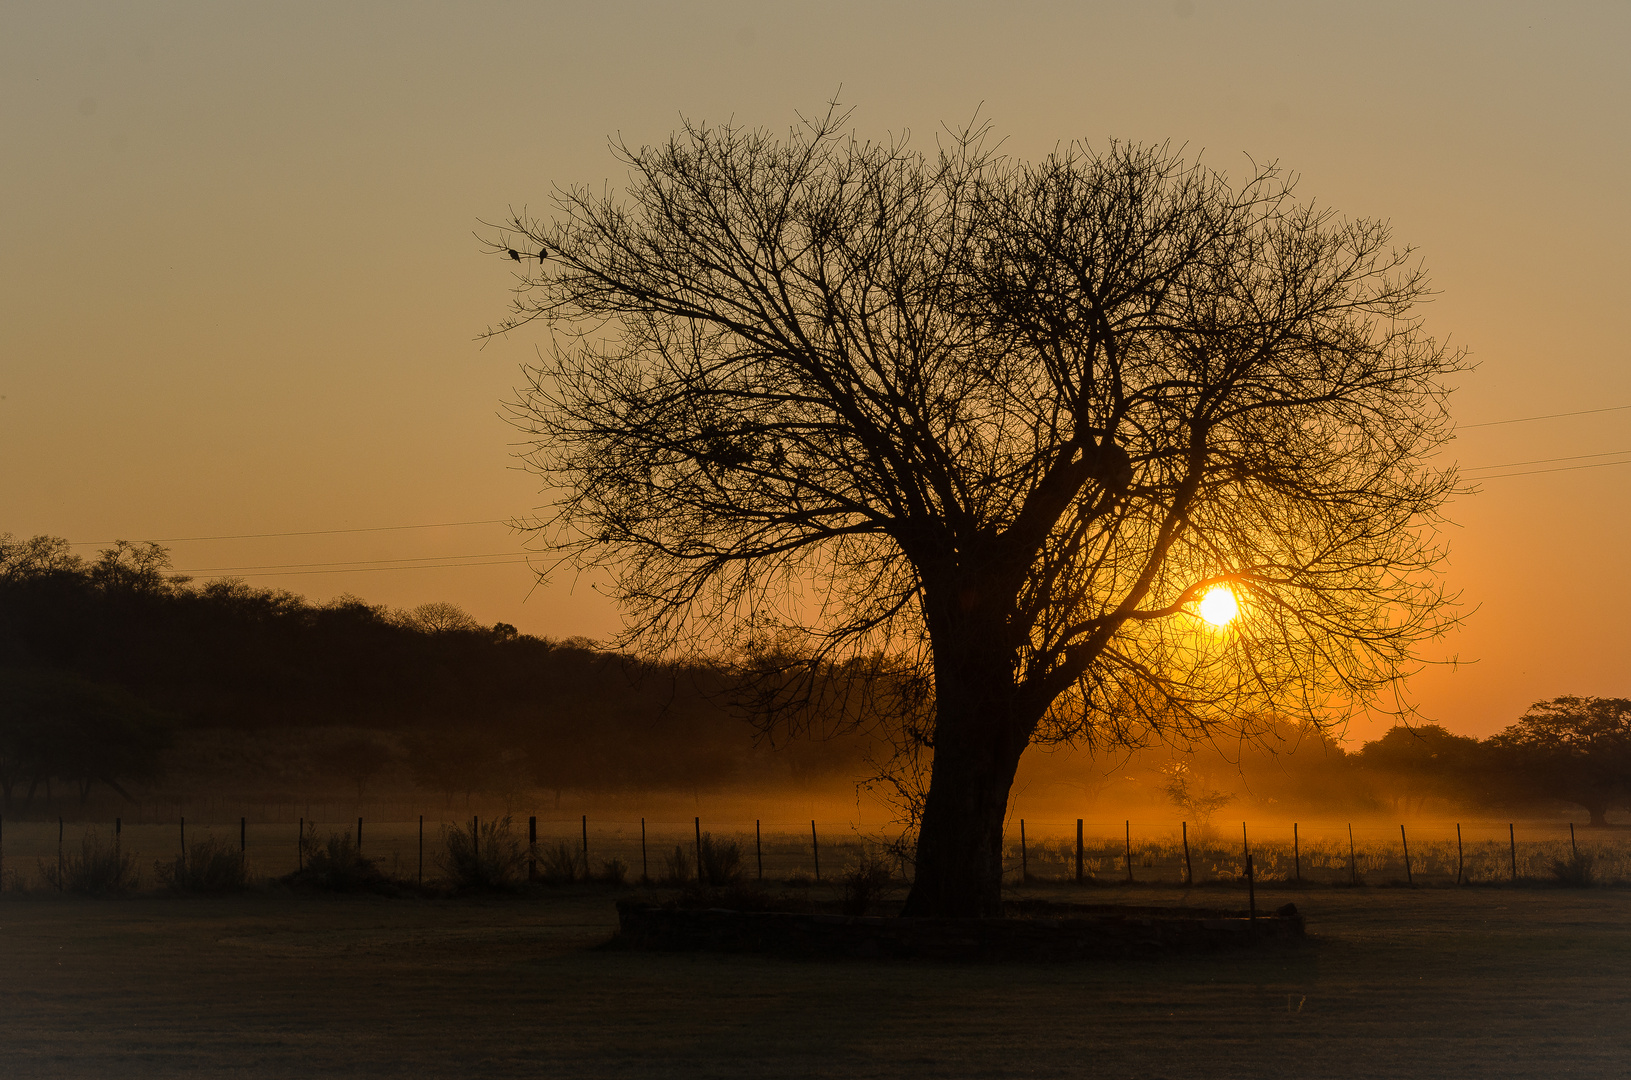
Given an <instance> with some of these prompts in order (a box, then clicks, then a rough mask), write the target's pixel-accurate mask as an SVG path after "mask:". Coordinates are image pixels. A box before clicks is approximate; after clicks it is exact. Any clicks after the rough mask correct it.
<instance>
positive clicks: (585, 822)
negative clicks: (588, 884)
mask: <svg viewBox="0 0 1631 1080" xmlns="http://www.w3.org/2000/svg"><path fill="white" fill-rule="evenodd" d="M583 880H585V881H588V880H589V815H588V814H585V815H583Z"/></svg>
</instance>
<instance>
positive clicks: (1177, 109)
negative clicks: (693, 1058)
mask: <svg viewBox="0 0 1631 1080" xmlns="http://www.w3.org/2000/svg"><path fill="white" fill-rule="evenodd" d="M1628 51H1631V7H1627V6H1626V5H1624V4H1610V3H1601V4H1546V5H1542V4H1522V5H1520V4H1502V3H1480V4H1471V3H1466V4H1457V3H1440V4H1432V5H1421V4H1405V3H1398V4H1342V5H1339V4H1302V3H1299V4H1292V3H1285V4H1272V3H1262V4H1229V5H1225V4H1216V3H1207V2H1205V0H1178V2H1176V3H1166V2H1157V3H1149V4H1134V3H1103V4H1042V3H1037V4H1016V5H1001V6H998V5H989V6H988V5H959V4H934V5H930V4H900V3H889V4H877V3H870V4H859V3H855V4H846V3H832V4H821V5H792V4H788V5H779V6H775V7H768V6H765V5H757V4H746V3H742V4H724V3H698V4H686V5H667V4H663V5H658V4H622V5H618V4H606V5H594V6H590V5H570V6H569V5H564V4H518V3H486V4H482V3H462V4H459V5H430V4H411V3H396V4H389V5H387V4H383V3H377V4H376V3H356V4H349V5H339V6H336V5H329V4H316V3H311V4H298V3H288V4H278V5H249V4H219V3H210V4H183V3H174V4H171V3H147V4H101V5H86V4H72V3H64V4H49V5H47V4H33V5H8V6H6V7H5V8H4V9H0V140H3V144H4V146H5V152H4V154H0V461H4V462H5V463H6V465H5V468H4V469H0V532H5V531H9V532H11V533H13V534H16V535H20V536H28V535H34V534H37V533H50V534H54V535H59V536H64V537H67V538H68V539H70V540H72V541H74V542H76V543H79V544H83V545H85V546H83V547H80V548H79V549H78V550H80V551H81V552H84V553H86V554H90V553H92V552H94V550H95V545H96V543H97V542H105V541H111V540H113V539H115V538H127V539H160V540H167V541H174V542H171V543H170V545H169V546H170V547H171V548H172V552H173V559H174V562H175V565H176V566H177V567H178V568H181V569H186V570H194V571H201V572H202V573H201V574H200V576H203V577H213V576H223V575H225V574H228V573H230V574H232V575H233V576H241V577H244V578H246V579H247V580H249V581H251V582H252V583H255V584H258V585H267V586H276V587H282V588H288V589H292V590H294V591H297V592H301V593H304V594H306V595H308V596H311V597H313V598H317V599H323V598H327V597H332V596H334V595H337V594H340V593H346V592H349V593H354V594H357V595H360V596H362V597H364V598H366V599H368V600H370V601H373V602H378V603H386V604H390V605H392V606H397V607H407V606H412V605H413V604H416V603H419V602H422V601H426V600H452V601H454V602H457V603H459V604H461V605H462V606H464V607H465V608H467V609H468V610H469V611H470V612H471V613H472V614H474V615H475V616H476V617H477V618H479V619H481V620H482V621H484V622H494V621H498V620H503V621H507V622H511V623H514V624H516V625H517V626H519V627H521V628H522V629H523V630H526V631H529V632H533V633H538V634H546V635H549V636H553V637H562V636H567V635H573V634H583V635H587V636H590V637H595V638H604V637H607V636H609V635H610V634H611V633H613V632H614V631H615V629H616V628H617V626H618V618H617V613H616V612H615V610H613V609H612V608H611V607H610V606H609V605H608V604H607V603H606V602H604V601H603V600H601V599H600V598H599V597H598V596H597V595H596V594H595V593H594V591H593V589H592V587H591V586H592V583H590V582H573V581H572V580H570V579H569V578H557V579H555V580H553V581H551V582H549V583H548V584H545V585H538V586H537V587H535V583H534V580H533V578H532V576H531V574H530V572H529V570H528V567H527V565H526V564H525V563H524V562H523V561H521V560H520V558H519V556H518V554H517V553H518V552H519V551H520V550H521V539H520V538H519V537H518V536H517V535H516V534H515V533H513V532H511V531H510V530H508V529H507V528H506V527H505V526H504V525H502V524H483V525H459V526H455V527H447V528H433V529H401V530H397V529H387V527H393V526H407V525H425V524H432V523H451V522H471V521H476V522H495V521H497V522H502V521H504V520H506V519H512V518H516V517H522V516H525V515H527V514H528V513H529V512H531V511H532V510H533V508H534V507H535V506H537V505H538V504H539V503H540V496H539V494H538V492H537V484H536V482H535V481H534V479H533V478H531V477H529V476H528V475H527V474H525V473H524V472H521V471H519V470H518V468H517V463H516V461H515V460H514V458H513V456H512V455H513V451H514V447H513V445H512V443H513V441H514V439H515V437H516V435H515V432H514V431H513V430H512V429H510V428H509V427H507V426H506V424H505V423H504V421H503V419H502V417H501V415H500V414H501V407H502V402H503V401H504V400H505V399H506V398H507V397H509V396H510V395H511V394H512V388H513V387H514V386H516V385H517V384H518V382H519V377H518V374H517V371H518V367H519V366H520V365H521V364H523V363H525V362H526V361H527V360H528V359H530V358H531V357H532V355H533V350H534V348H535V347H538V346H541V345H543V344H545V339H544V337H543V331H542V330H541V329H531V330H526V331H523V332H520V333H518V334H516V335H513V336H512V337H510V338H507V339H502V340H497V341H491V342H488V343H486V344H485V346H484V345H483V344H482V343H481V342H480V341H479V340H478V339H477V338H478V335H479V334H480V332H481V331H482V330H483V329H484V328H485V327H486V326H488V325H489V324H491V323H494V322H497V321H498V320H499V319H500V318H502V317H503V315H504V314H505V312H506V304H507V299H508V296H507V291H506V290H507V289H508V288H509V286H510V285H511V283H512V278H511V276H510V273H509V271H508V269H507V268H506V265H505V264H504V263H503V262H501V261H500V260H497V259H493V258H491V257H489V256H485V255H484V254H483V253H482V250H481V246H480V244H479V243H478V241H477V240H476V238H475V236H474V235H473V233H474V232H476V231H480V230H481V229H482V226H481V221H483V220H486V221H498V220H501V219H502V218H503V217H504V216H505V215H506V213H507V211H508V210H509V209H510V208H511V207H517V208H519V207H521V206H523V205H526V206H530V207H531V208H532V209H533V210H535V211H546V210H547V208H548V198H549V194H550V191H551V186H552V185H553V184H557V183H558V184H571V183H589V184H592V185H596V186H598V185H600V184H601V183H603V182H607V183H610V184H612V185H614V186H615V185H618V184H620V183H621V181H622V179H623V178H622V176H621V174H620V173H619V172H618V171H617V170H616V165H615V162H614V161H613V160H612V158H611V156H610V154H609V153H608V152H607V148H606V141H607V138H608V137H609V136H612V135H621V137H622V138H623V139H625V140H627V141H628V142H629V143H631V144H633V145H639V144H641V143H643V142H651V141H656V140H659V139H661V138H663V137H664V136H665V135H666V134H667V133H668V132H669V131H670V130H672V129H673V128H674V127H675V126H676V124H677V122H678V119H679V117H680V116H681V115H682V114H683V115H686V116H689V117H692V118H696V119H706V120H710V121H715V122H717V121H720V120H724V119H727V118H734V119H735V120H736V121H738V122H741V123H746V124H753V125H765V126H769V127H772V128H776V129H784V128H785V127H787V126H788V125H789V124H790V123H792V122H793V121H794V120H795V113H796V112H799V111H803V112H811V111H815V110H819V109H821V108H822V106H823V103H824V102H825V101H826V100H827V99H828V98H830V97H832V96H833V95H834V94H835V93H837V94H839V96H840V97H841V99H842V101H843V102H844V103H846V104H848V105H853V106H854V107H855V109H856V111H855V114H854V123H855V126H856V128H857V130H858V131H859V132H860V133H861V134H863V135H868V136H881V135H884V134H886V133H889V132H896V133H899V132H902V131H910V132H911V133H912V140H913V143H914V144H915V145H917V146H919V147H923V148H930V147H932V145H933V140H934V137H935V134H936V132H937V131H938V130H939V128H940V126H941V125H942V124H953V125H955V124H959V123H961V122H964V121H966V120H968V119H969V118H970V117H972V116H974V115H975V113H976V111H977V110H978V112H979V114H980V115H981V116H984V117H988V118H990V119H991V120H992V121H993V122H994V124H995V125H996V129H997V130H998V131H999V132H1000V133H1002V134H1003V135H1005V136H1006V138H1007V142H1006V144H1005V145H1006V148H1007V150H1008V151H1009V152H1011V153H1013V154H1015V155H1017V156H1021V157H1031V158H1034V157H1038V156H1041V155H1043V154H1045V153H1046V152H1047V151H1048V150H1049V149H1051V148H1052V147H1053V146H1054V145H1055V144H1056V143H1058V142H1061V141H1068V140H1071V139H1078V138H1079V139H1085V140H1088V141H1090V142H1094V143H1100V144H1102V143H1103V141H1104V140H1106V139H1107V138H1110V137H1121V138H1130V139H1134V140H1139V141H1146V142H1148V141H1167V140H1170V141H1171V142H1173V143H1174V144H1178V145H1184V146H1186V147H1187V148H1188V150H1189V152H1190V153H1191V154H1194V153H1197V152H1203V153H1204V160H1205V161H1206V162H1208V163H1210V164H1211V165H1213V166H1214V167H1218V168H1222V169H1225V170H1231V171H1238V170H1241V169H1242V168H1243V167H1244V165H1245V162H1246V158H1245V157H1244V156H1243V155H1248V154H1249V155H1251V157H1252V158H1254V159H1256V160H1258V161H1266V160H1278V161H1280V162H1281V163H1282V164H1283V165H1285V166H1286V167H1288V168H1290V169H1291V170H1293V171H1295V172H1297V173H1299V174H1300V176H1301V183H1300V187H1299V191H1300V193H1301V194H1302V195H1303V196H1305V197H1311V198H1314V199H1316V200H1318V201H1319V202H1320V203H1322V204H1326V205H1331V206H1334V207H1336V208H1338V209H1340V210H1341V211H1343V212H1345V213H1349V214H1353V215H1356V216H1369V217H1379V218H1384V219H1387V220H1389V221H1391V223H1392V225H1393V227H1394V230H1395V237H1396V239H1397V240H1398V241H1400V242H1401V243H1405V244H1410V245H1413V246H1416V247H1418V248H1419V249H1420V252H1421V255H1422V257H1423V258H1424V260H1425V262H1426V265H1427V266H1428V268H1429V270H1430V271H1431V274H1432V279H1433V282H1434V285H1435V287H1436V289H1437V290H1439V295H1438V297H1437V299H1436V300H1435V302H1434V303H1433V305H1432V306H1431V308H1430V310H1429V312H1428V317H1429V327H1430V329H1431V331H1432V332H1433V333H1435V334H1436V335H1437V336H1439V337H1441V338H1448V339H1449V340H1450V341H1451V342H1452V343H1453V344H1455V345H1457V346H1460V347H1463V348H1465V349H1467V350H1468V351H1469V354H1470V357H1471V359H1472V360H1473V361H1474V362H1475V363H1476V364H1477V368H1476V370H1474V371H1473V372H1471V373H1470V374H1468V375H1467V376H1466V377H1465V378H1464V379H1463V382H1462V385H1461V388H1460V389H1459V391H1458V392H1457V394H1456V395H1455V398H1454V401H1453V408H1454V412H1455V415H1456V416H1457V418H1458V421H1459V423H1460V424H1461V425H1463V426H1462V429H1461V433H1460V436H1459V438H1458V440H1457V441H1456V442H1455V443H1453V444H1452V445H1451V447H1450V453H1451V454H1452V455H1453V456H1454V457H1455V458H1456V459H1457V460H1459V461H1460V462H1461V464H1462V465H1463V466H1464V467H1467V468H1469V469H1470V470H1472V471H1470V472H1469V474H1468V475H1469V477H1470V478H1474V479H1476V478H1478V477H1480V476H1489V477H1490V479H1488V480H1487V481H1484V482H1483V483H1481V485H1480V486H1481V488H1482V490H1481V492H1480V493H1479V494H1476V495H1473V496H1468V497H1463V498H1458V499H1457V500H1456V501H1455V502H1454V503H1453V504H1452V506H1451V508H1450V515H1451V517H1452V518H1453V519H1454V521H1455V523H1456V524H1455V527H1454V528H1453V529H1451V530H1450V540H1451V543H1452V547H1453V555H1452V558H1451V562H1450V565H1449V584H1450V586H1451V587H1452V588H1453V589H1458V590H1460V591H1461V592H1462V593H1463V596H1464V601H1465V611H1466V614H1467V622H1466V625H1465V628H1464V629H1462V630H1460V631H1459V632H1457V633H1456V634H1455V635H1453V637H1452V638H1450V639H1449V640H1447V641H1446V642H1444V643H1443V645H1442V647H1441V648H1439V649H1437V650H1436V652H1435V655H1436V656H1438V657H1440V658H1442V657H1447V656H1451V655H1459V657H1460V658H1461V660H1462V661H1463V663H1462V664H1461V665H1460V666H1458V667H1456V668H1454V669H1447V668H1440V669H1435V670H1431V671H1429V672H1427V673H1426V674H1424V675H1422V676H1420V677H1418V678H1417V679H1415V680H1414V681H1413V682H1412V691H1413V696H1414V697H1415V699H1416V700H1417V701H1418V702H1419V704H1420V706H1421V707H1422V709H1423V711H1424V713H1425V715H1426V716H1427V717H1428V718H1430V719H1436V720H1440V721H1442V722H1444V723H1445V724H1447V725H1448V726H1449V727H1451V728H1452V729H1453V730H1456V731H1459V732H1463V733H1466V734H1472V735H1485V734H1488V733H1490V732H1492V731H1495V730H1497V729H1499V728H1501V727H1503V726H1505V725H1506V724H1508V723H1510V722H1511V721H1512V719H1514V718H1515V717H1516V716H1517V715H1518V714H1519V713H1520V712H1522V710H1523V709H1524V708H1525V707H1526V706H1527V705H1528V704H1529V703H1530V702H1532V701H1535V700H1538V699H1543V698H1551V697H1555V696H1558V695H1561V694H1586V695H1603V696H1631V672H1628V670H1627V657H1628V656H1631V630H1628V628H1627V624H1628V620H1627V613H1628V611H1631V565H1628V558H1627V554H1628V547H1631V545H1628V542H1627V536H1628V535H1631V532H1628V528H1627V526H1628V525H1631V513H1628V509H1627V506H1628V499H1627V495H1628V494H1631V464H1621V465H1616V464H1612V463H1613V462H1631V409H1619V408H1617V407H1619V406H1631V364H1628V359H1631V357H1628V355H1627V352H1628V350H1627V347H1626V346H1625V344H1624V341H1623V338H1622V336H1621V334H1620V325H1619V324H1620V322H1621V321H1622V320H1623V317H1624V316H1623V312H1624V307H1625V305H1624V300H1623V295H1624V293H1625V291H1626V287H1627V285H1628V283H1631V282H1628V278H1631V271H1628V269H1627V266H1626V256H1625V253H1626V251H1628V250H1631V209H1628V208H1627V202H1626V198H1625V187H1626V177H1627V176H1628V175H1631V168H1628V166H1631V110H1628V109H1627V108H1626V103H1627V102H1628V101H1631V65H1628V64H1626V63H1625V60H1624V57H1625V56H1626V55H1627V54H1628ZM1604 409H1612V410H1614V411H1599V412H1591V413H1586V414H1583V415H1573V416H1567V417H1561V418H1555V419H1548V420H1534V421H1528V422H1523V423H1499V421H1507V420H1513V419H1519V418H1526V417H1534V416H1541V415H1546V414H1553V413H1580V412H1582V411H1583V410H1604ZM1576 455H1601V456H1595V457H1576ZM1542 459H1559V460H1542ZM1531 462H1533V463H1532V464H1529V463H1531ZM1509 465H1510V467H1504V466H1509ZM1547 470H1564V471H1547ZM1518 473H1523V474H1528V475H1506V474H1518ZM327 530H384V531H367V532H331V531H327ZM319 531H321V532H319ZM297 532H317V533H318V534H317V535H306V536H265V535H257V536H255V537H253V538H247V539H233V540H208V541H202V540H178V539H177V538H188V537H220V536H236V535H240V534H270V533H297ZM414 559H419V560H427V561H435V560H441V561H443V562H448V563H458V564H466V565H458V566H453V567H444V568H439V569H424V568H419V569H406V570H404V569H378V568H375V569H366V570H346V571H345V572H330V571H332V570H334V569H336V567H335V566H332V565H319V564H344V563H352V562H356V561H379V560H414ZM474 564H482V565H474ZM375 565H376V566H379V565H382V564H380V563H378V562H375ZM245 567H256V568H263V569H256V570H243V569H241V568H245ZM1469 661H1470V663H1469ZM1372 733H1373V732H1372V730H1371V729H1369V728H1366V727H1364V726H1362V725H1361V726H1358V727H1356V728H1355V729H1354V732H1353V734H1355V735H1358V736H1368V735H1371V734H1372Z"/></svg>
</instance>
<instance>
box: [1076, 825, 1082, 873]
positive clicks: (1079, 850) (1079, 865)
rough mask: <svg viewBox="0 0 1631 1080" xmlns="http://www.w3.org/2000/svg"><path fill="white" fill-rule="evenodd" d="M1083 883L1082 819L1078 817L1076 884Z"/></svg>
mask: <svg viewBox="0 0 1631 1080" xmlns="http://www.w3.org/2000/svg"><path fill="white" fill-rule="evenodd" d="M1081 883H1082V819H1081V818H1077V819H1076V884H1078V885H1080V884H1081Z"/></svg>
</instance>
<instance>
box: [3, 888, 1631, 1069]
mask: <svg viewBox="0 0 1631 1080" xmlns="http://www.w3.org/2000/svg"><path fill="white" fill-rule="evenodd" d="M1042 895H1050V896H1053V897H1056V898H1059V899H1069V898H1071V896H1070V894H1069V893H1068V892H1046V891H1045V892H1043V893H1042ZM1184 895H1185V894H1184V893H1182V892H1180V891H1174V890H1145V889H1137V888H1127V889H1095V890H1093V891H1092V892H1091V893H1090V894H1087V895H1086V896H1083V897H1082V898H1083V899H1091V900H1093V901H1095V902H1104V901H1110V902H1130V903H1140V902H1155V903H1163V904H1172V903H1181V902H1183V898H1184ZM1190 897H1191V899H1192V901H1193V902H1194V903H1195V904H1196V905H1198V906H1208V905H1217V904H1220V903H1229V902H1230V901H1232V900H1233V899H1234V897H1233V894H1232V892H1231V893H1220V892H1215V891H1201V890H1197V891H1196V892H1194V893H1192V894H1190ZM1288 897H1290V898H1293V899H1295V900H1296V901H1297V902H1298V904H1299V906H1300V907H1301V908H1302V909H1303V910H1304V911H1305V912H1306V914H1307V915H1308V925H1309V931H1310V934H1311V939H1310V941H1309V943H1308V944H1307V945H1305V946H1303V947H1301V948H1299V949H1296V950H1293V951H1290V952H1263V953H1244V954H1243V953H1235V954H1214V955H1208V956H1192V957H1169V958H1165V959H1160V960H1144V961H1131V962H1129V961H1117V962H1106V963H1099V964H1077V965H1070V966H1065V965H1015V964H1010V965H977V964H911V963H898V962H862V961H845V962H812V961H804V962H798V961H792V962H790V961H783V960H775V959H767V958H761V957H724V956H705V955H653V954H649V953H632V952H617V951H596V950H595V949H594V946H596V945H598V944H600V943H601V942H603V941H605V940H606V938H607V937H608V936H609V935H610V934H611V932H612V929H613V927H614V923H615V917H614V913H613V908H612V900H613V898H612V895H611V894H608V893H575V894H574V893H569V892H565V891H562V892H556V893H551V894H549V895H548V897H547V898H546V899H543V900H502V901H471V900H464V901H434V900H381V899H372V898H358V897H317V898H311V897H302V898H297V897H293V896H290V895H287V894H282V895H279V894H268V895H251V896H245V897H232V898H227V899H208V900H205V899H190V898H179V897H178V898H172V897H148V898H142V899H135V900H122V901H90V900H73V899H56V898H27V897H18V898H13V897H6V898H4V900H3V901H0V978H3V987H0V1076H3V1077H7V1078H16V1080H23V1078H33V1077H104V1076H105V1077H150V1076H151V1077H158V1076H163V1077H177V1076H183V1077H185V1076H199V1077H234V1076H243V1077H262V1076H266V1077H313V1076H316V1077H328V1076H363V1077H370V1076H388V1077H393V1078H403V1077H509V1076H517V1077H532V1076H538V1077H544V1076H548V1077H578V1076H584V1077H665V1076H675V1077H762V1076H772V1077H782V1076H789V1077H975V1076H1002V1077H1008V1076H1013V1077H1032V1076H1043V1077H1052V1076H1070V1077H1077V1076H1080V1077H1099V1076H1103V1077H1299V1078H1300V1077H1565V1076H1583V1077H1618V1076H1626V1075H1631V917H1628V916H1631V891H1626V890H1621V889H1598V890H1579V891H1568V890H1562V889H1554V888H1545V889H1541V888H1533V889H1529V888H1512V889H1500V888H1480V889H1466V890H1459V891H1452V890H1448V889H1442V890H1407V889H1393V888H1383V889H1370V890H1338V889H1319V890H1311V891H1309V892H1306V893H1302V894H1295V895H1292V894H1289V893H1285V892H1278V891H1276V892H1271V893H1267V895H1266V896H1265V897H1263V899H1266V900H1267V901H1269V902H1271V903H1272V904H1275V905H1277V904H1279V903H1283V902H1284V901H1285V899H1287V898H1288Z"/></svg>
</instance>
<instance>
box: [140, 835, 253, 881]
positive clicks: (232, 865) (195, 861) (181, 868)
mask: <svg viewBox="0 0 1631 1080" xmlns="http://www.w3.org/2000/svg"><path fill="white" fill-rule="evenodd" d="M154 869H155V870H156V871H157V873H158V877H159V880H160V881H161V882H163V883H164V884H166V885H168V886H169V887H170V888H172V889H175V890H177V891H178V892H196V893H229V892H242V891H243V889H244V886H245V885H247V884H248V882H249V877H248V874H247V873H246V872H245V869H244V859H243V853H242V852H241V851H239V850H238V849H237V848H236V847H235V846H233V845H231V844H229V843H227V842H226V841H225V840H218V839H216V838H214V837H211V838H209V839H207V840H202V841H199V842H198V843H195V844H189V845H188V846H187V851H186V854H185V855H184V856H181V857H178V858H176V859H172V860H169V861H165V860H162V859H161V860H160V861H159V862H157V863H155V864H154Z"/></svg>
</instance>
